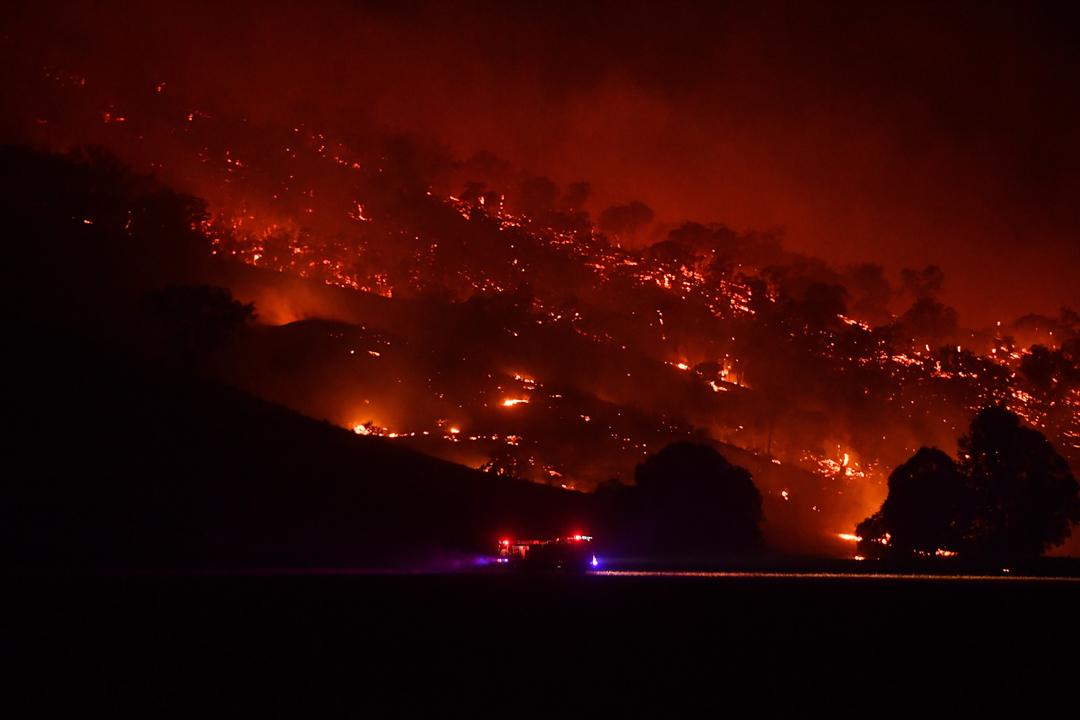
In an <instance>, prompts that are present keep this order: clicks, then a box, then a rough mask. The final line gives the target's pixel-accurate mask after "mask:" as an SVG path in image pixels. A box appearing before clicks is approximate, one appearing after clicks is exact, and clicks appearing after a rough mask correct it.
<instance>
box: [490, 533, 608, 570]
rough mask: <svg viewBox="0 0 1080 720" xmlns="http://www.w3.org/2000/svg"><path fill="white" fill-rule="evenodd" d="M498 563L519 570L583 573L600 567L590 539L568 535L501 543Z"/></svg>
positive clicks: (584, 536)
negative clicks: (551, 538)
mask: <svg viewBox="0 0 1080 720" xmlns="http://www.w3.org/2000/svg"><path fill="white" fill-rule="evenodd" d="M497 559H498V562H500V563H502V564H505V565H508V566H510V567H512V568H515V569H520V570H563V571H568V572H585V571H586V570H591V569H593V568H595V567H597V565H598V564H599V563H598V562H597V560H596V556H595V555H594V554H593V552H592V537H590V536H588V535H570V536H569V537H564V538H555V539H554V540H513V541H512V540H500V541H499V553H498V558H497Z"/></svg>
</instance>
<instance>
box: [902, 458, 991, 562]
mask: <svg viewBox="0 0 1080 720" xmlns="http://www.w3.org/2000/svg"><path fill="white" fill-rule="evenodd" d="M969 508H970V495H969V491H968V487H967V485H966V483H965V482H964V477H963V476H962V475H961V474H960V471H959V470H958V469H957V467H956V463H955V462H953V459H952V458H951V457H949V456H948V455H946V454H945V453H944V452H942V451H941V450H938V449H937V448H928V447H923V448H919V451H918V452H916V453H915V455H914V456H912V458H911V459H910V460H908V461H907V462H906V463H904V464H903V465H901V466H900V467H898V468H896V470H894V471H893V473H892V475H890V476H889V496H888V497H887V498H886V499H885V502H884V503H883V504H882V506H881V520H882V527H884V528H887V532H888V533H889V534H890V536H891V537H890V539H889V546H890V547H892V548H894V549H895V550H897V551H908V552H910V551H917V552H925V553H934V552H936V551H937V550H939V549H945V550H952V551H955V550H957V549H958V548H959V547H960V543H961V542H962V539H963V533H964V529H965V524H964V518H965V517H966V516H967V515H968V514H969V513H968V510H969Z"/></svg>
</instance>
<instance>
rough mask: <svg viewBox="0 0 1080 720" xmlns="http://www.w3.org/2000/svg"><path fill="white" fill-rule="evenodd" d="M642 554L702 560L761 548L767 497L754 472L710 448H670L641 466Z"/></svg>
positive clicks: (637, 474) (638, 474) (638, 472)
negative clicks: (763, 500)
mask: <svg viewBox="0 0 1080 720" xmlns="http://www.w3.org/2000/svg"><path fill="white" fill-rule="evenodd" d="M634 480H635V482H636V483H637V488H634V489H632V490H636V493H637V501H638V502H637V505H638V513H637V517H636V518H635V519H636V520H637V523H636V525H635V528H634V532H635V534H636V535H637V539H638V540H639V541H640V545H644V546H645V547H644V548H642V549H646V550H651V551H653V552H659V553H662V554H681V555H695V554H697V555H701V554H713V553H718V552H719V553H724V552H746V551H755V550H758V549H760V547H761V544H762V540H761V530H760V529H759V528H758V522H760V521H761V520H762V519H763V518H762V514H761V493H759V492H758V489H757V488H756V487H754V482H753V479H752V477H751V475H750V472H749V471H748V470H746V469H745V468H741V467H738V466H735V465H732V464H731V463H729V462H728V461H727V460H726V459H725V458H724V456H723V455H721V454H720V453H719V452H717V451H716V450H715V449H713V448H712V447H710V446H708V445H700V444H696V443H689V442H680V443H675V444H673V445H669V446H667V447H666V448H664V449H663V450H661V451H660V452H658V453H657V454H656V455H653V456H651V457H649V458H648V459H647V460H646V461H645V462H643V463H641V464H640V465H638V466H637V469H636V470H635V472H634Z"/></svg>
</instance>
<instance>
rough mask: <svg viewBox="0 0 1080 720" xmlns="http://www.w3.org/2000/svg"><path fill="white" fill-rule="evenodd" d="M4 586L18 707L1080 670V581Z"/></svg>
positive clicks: (823, 690) (232, 708)
mask: <svg viewBox="0 0 1080 720" xmlns="http://www.w3.org/2000/svg"><path fill="white" fill-rule="evenodd" d="M0 596H2V598H3V601H4V613H3V621H2V634H0V658H2V659H0V662H2V667H0V673H2V676H3V691H2V692H3V694H2V696H0V697H2V702H0V715H2V716H4V717H30V716H57V715H65V714H66V715H71V716H85V715H88V714H90V712H91V711H93V712H94V714H97V715H103V716H117V715H131V714H134V715H144V716H148V717H169V716H178V717H190V716H194V715H203V716H205V715H212V716H218V715H228V716H233V717H264V716H267V715H283V716H292V717H305V716H313V715H324V714H326V713H327V711H341V712H342V713H343V714H346V715H350V716H355V717H367V716H377V715H385V714H401V713H416V714H423V715H425V716H438V715H443V714H446V713H449V711H450V710H451V709H452V708H454V707H455V706H464V707H469V708H473V709H476V710H477V711H479V713H480V715H481V716H487V715H490V714H493V711H494V710H495V709H496V708H502V709H503V710H504V711H506V712H505V714H507V715H509V716H518V715H523V714H542V715H545V716H549V717H550V716H557V715H575V716H576V715H581V714H594V715H596V716H598V717H603V716H608V715H611V714H612V713H613V712H614V711H616V710H618V709H625V710H632V711H634V714H635V715H639V716H640V715H645V716H657V717H658V716H665V715H670V714H672V713H674V714H682V713H681V712H680V710H685V709H688V708H692V707H694V706H696V705H699V704H703V708H704V709H705V710H706V712H705V713H704V714H705V715H712V716H745V715H754V716H770V715H775V714H776V713H779V712H787V713H794V716H807V715H816V714H822V713H824V714H826V715H829V716H862V717H876V716H882V715H895V716H907V717H915V716H926V715H928V714H929V715H950V716H959V717H967V716H978V715H1001V714H1013V713H1019V714H1028V712H1030V711H1034V710H1035V709H1036V708H1038V709H1040V710H1046V709H1047V706H1048V705H1050V706H1055V707H1056V709H1058V710H1060V711H1064V712H1063V714H1062V715H1061V717H1069V716H1071V712H1072V710H1075V707H1076V695H1075V692H1074V689H1075V687H1076V681H1077V679H1078V678H1080V673H1078V671H1080V664H1078V662H1077V657H1078V655H1077V641H1078V640H1080V629H1078V625H1080V624H1078V623H1077V617H1076V616H1077V610H1078V608H1080V583H1078V582H1075V581H1072V582H1069V581H1065V582H1059V581H1022V580H981V581H980V580H973V581H971V580H954V579H935V580H910V579H908V580H900V579H872V578H671V577H665V578H657V577H602V576H578V577H573V576H548V575H537V576H518V575H499V574H484V573H479V574H458V575H258V576H252V575H247V576H243V575H231V576H222V575H217V576H203V577H199V576H191V575H187V576H182V577H177V576H173V577H146V576H143V577H85V576H84V577H79V578H56V577H53V578H47V579H43V578H26V577H23V578H11V577H9V578H6V579H5V581H4V582H3V589H2V591H0ZM500 714H503V713H500ZM695 714H697V713H695ZM1039 714H1042V713H1039Z"/></svg>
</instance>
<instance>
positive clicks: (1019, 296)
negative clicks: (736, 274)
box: [0, 2, 1080, 327]
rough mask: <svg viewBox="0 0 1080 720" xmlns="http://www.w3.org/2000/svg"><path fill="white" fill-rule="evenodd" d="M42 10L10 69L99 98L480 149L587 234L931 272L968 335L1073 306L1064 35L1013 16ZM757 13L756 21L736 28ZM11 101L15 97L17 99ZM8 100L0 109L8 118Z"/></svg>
mask: <svg viewBox="0 0 1080 720" xmlns="http://www.w3.org/2000/svg"><path fill="white" fill-rule="evenodd" d="M227 5H228V8H227V9H222V8H220V7H218V6H217V4H216V3H192V2H186V3H181V2H151V3H138V4H135V3H131V4H124V3H79V4H75V3H51V4H45V5H42V4H38V3H35V4H33V5H30V4H27V5H25V6H16V7H15V8H13V9H9V10H7V11H5V13H6V14H5V15H3V16H0V19H2V22H3V27H4V30H3V45H4V48H3V49H4V52H5V55H6V56H9V57H10V56H11V54H14V55H17V56H20V57H24V58H25V57H32V58H33V59H34V61H35V62H38V61H39V60H40V61H42V62H48V63H50V64H53V65H56V66H59V65H63V66H66V69H69V70H71V71H72V72H80V73H83V74H85V75H87V76H88V77H90V78H91V79H92V80H93V81H94V82H98V83H102V84H107V85H111V86H112V87H113V89H114V90H115V93H116V95H117V97H118V98H122V97H124V96H125V95H126V94H130V93H132V92H134V91H135V89H137V88H139V87H141V86H142V85H149V84H152V83H160V82H165V83H167V84H168V85H169V87H170V88H171V89H172V91H173V92H176V93H180V94H182V95H183V96H185V97H186V98H188V99H189V101H190V103H191V104H192V106H193V107H200V108H201V107H205V108H208V109H209V108H212V109H222V110H225V111H236V112H239V113H243V114H244V115H246V116H247V117H250V118H252V119H254V120H258V119H260V118H261V119H281V118H283V117H286V116H288V114H289V113H291V112H294V111H295V109H296V108H298V107H300V108H304V109H305V112H308V113H309V114H310V113H311V112H314V113H315V114H317V115H318V116H320V117H322V118H325V122H326V123H327V124H328V125H332V126H334V127H335V129H346V130H347V129H348V127H349V125H350V123H355V124H357V125H365V126H375V127H381V128H388V129H392V130H395V131H400V132H408V133H416V134H419V135H422V136H426V137H431V138H436V139H437V140H439V141H440V142H443V143H446V144H447V145H448V146H449V147H450V149H451V150H452V151H453V153H454V154H455V155H457V156H459V157H462V158H464V157H468V156H470V155H471V154H473V153H474V152H476V151H479V150H491V151H493V152H495V153H496V154H498V155H500V156H502V157H504V158H506V159H508V160H510V161H511V162H513V163H514V164H515V165H518V166H520V167H523V168H527V169H528V170H529V171H530V172H532V173H534V174H538V175H548V176H549V177H551V178H552V179H554V180H555V181H556V182H559V183H562V184H565V183H569V182H575V181H580V180H588V181H591V182H592V184H593V188H594V197H593V200H592V204H591V206H590V209H591V210H592V211H593V215H594V217H595V216H596V215H597V214H598V213H599V211H600V210H602V209H603V208H604V207H606V206H607V205H609V204H613V203H626V202H629V201H631V200H635V199H638V200H642V201H644V202H646V203H647V204H649V205H650V206H651V207H652V208H653V209H654V210H655V211H656V215H657V218H658V220H660V221H661V222H665V223H677V222H680V221H683V220H687V219H692V220H697V221H701V222H710V221H718V222H723V223H725V224H727V225H729V226H731V227H732V228H734V229H736V230H744V229H747V228H757V229H767V228H773V227H779V226H784V227H786V228H787V234H786V240H785V242H786V244H787V246H788V247H789V248H791V249H794V250H799V251H804V252H807V253H810V254H814V255H819V256H821V257H824V258H826V259H827V260H830V261H833V262H836V263H851V262H877V263H879V264H882V265H885V266H886V268H887V270H888V271H889V274H890V276H891V277H893V279H894V280H895V279H896V278H897V277H898V275H899V271H900V269H901V268H902V267H922V266H925V265H927V264H937V265H940V266H941V267H942V268H943V269H944V270H945V273H946V278H947V293H946V296H945V298H944V299H945V300H946V302H948V303H950V304H952V305H954V306H955V307H957V309H959V310H960V312H961V316H962V320H963V321H964V324H966V325H968V326H971V327H979V326H984V325H988V324H991V323H992V322H993V321H995V320H999V319H1000V320H1006V321H1007V320H1011V319H1014V318H1015V317H1016V316H1018V315H1020V314H1023V313H1026V312H1031V311H1036V312H1042V313H1047V314H1056V312H1057V308H1058V307H1059V306H1060V305H1063V304H1064V305H1072V306H1073V307H1078V306H1080V289H1078V286H1077V284H1076V283H1075V281H1074V277H1075V270H1076V268H1077V267H1080V242H1078V237H1077V233H1078V228H1080V222H1078V220H1080V218H1078V217H1077V215H1078V208H1080V203H1078V200H1080V135H1078V133H1077V130H1078V128H1080V123H1078V121H1080V96H1077V95H1076V93H1075V88H1076V87H1078V83H1077V80H1078V79H1080V49H1078V47H1077V46H1076V44H1075V42H1074V41H1073V38H1074V37H1075V34H1074V31H1075V30H1076V29H1077V26H1078V24H1080V23H1078V22H1077V20H1078V15H1077V14H1075V13H1074V14H1072V15H1061V14H1060V13H1059V12H1058V11H1056V10H1054V11H1052V10H1050V9H1047V8H1041V9H1040V8H1031V7H1028V4H1024V3H987V2H979V3H974V2H971V3H963V2H961V3H950V4H948V7H942V6H941V5H942V4H940V3H916V2H901V3H893V4H889V5H888V7H884V6H878V5H876V4H868V3H830V4H829V9H827V10H823V9H821V8H819V7H817V5H818V4H815V3H790V2H789V3H770V2H763V3H752V4H750V3H729V4H725V3H719V4H714V5H713V7H712V8H711V9H708V10H698V9H692V8H691V7H690V6H689V5H688V6H686V7H680V6H678V5H674V6H672V5H671V4H670V3H668V4H665V3H634V2H629V3H627V2H619V3H615V2H607V3H604V2H601V3H596V4H589V6H588V7H582V6H581V4H578V3H569V2H565V3H564V2H547V3H530V4H526V5H521V4H515V6H514V9H512V10H511V9H506V8H501V7H498V6H497V5H493V4H491V3H479V2H477V3H461V2H458V3H433V2H432V3H429V2H406V3H377V2H376V3H371V2H368V3H364V2H358V3H344V2H316V3H303V4H300V3H297V4H289V3H281V2H277V3H275V2H269V3H267V2H261V3H246V2H241V3H228V4H227ZM747 5H752V6H753V8H752V9H751V8H747V7H745V6H747ZM12 87H13V90H12V93H9V94H8V97H9V98H12V97H14V98H18V90H17V85H16V86H12ZM17 106H18V103H17V102H15V103H12V104H11V105H9V108H8V110H7V111H5V113H10V112H13V111H15V112H17V110H16V109H15V108H17Z"/></svg>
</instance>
